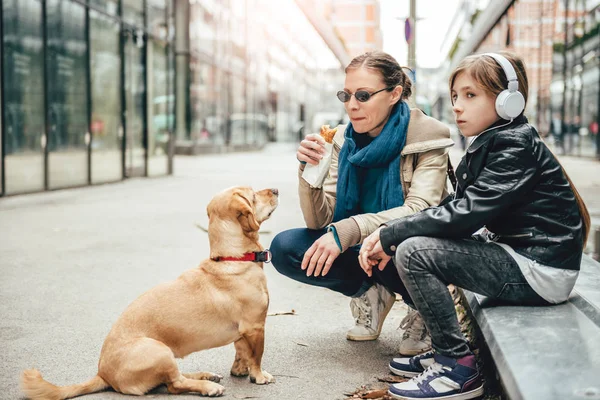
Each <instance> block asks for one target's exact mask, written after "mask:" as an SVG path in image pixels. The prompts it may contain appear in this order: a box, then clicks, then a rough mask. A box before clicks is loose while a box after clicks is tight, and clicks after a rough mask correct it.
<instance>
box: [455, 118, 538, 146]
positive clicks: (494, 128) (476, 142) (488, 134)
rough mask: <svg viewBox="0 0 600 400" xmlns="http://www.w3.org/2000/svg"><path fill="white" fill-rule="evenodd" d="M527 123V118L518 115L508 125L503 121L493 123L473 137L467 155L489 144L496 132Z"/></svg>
mask: <svg viewBox="0 0 600 400" xmlns="http://www.w3.org/2000/svg"><path fill="white" fill-rule="evenodd" d="M527 122H528V121H527V117H525V116H524V115H523V114H521V115H519V116H518V117H517V118H515V119H513V120H512V121H511V122H509V123H508V124H507V123H506V120H504V119H501V120H499V121H497V122H494V123H493V124H492V125H491V126H490V127H489V128H487V129H486V130H485V131H484V132H483V133H481V134H479V135H478V136H476V137H475V139H473V141H472V142H471V144H470V145H469V148H467V153H474V152H475V151H477V150H479V149H480V148H481V146H483V145H484V144H486V143H487V142H489V140H490V139H491V138H492V137H493V136H494V134H495V133H496V132H498V130H500V129H510V128H512V127H513V126H516V125H521V124H526V123H527Z"/></svg>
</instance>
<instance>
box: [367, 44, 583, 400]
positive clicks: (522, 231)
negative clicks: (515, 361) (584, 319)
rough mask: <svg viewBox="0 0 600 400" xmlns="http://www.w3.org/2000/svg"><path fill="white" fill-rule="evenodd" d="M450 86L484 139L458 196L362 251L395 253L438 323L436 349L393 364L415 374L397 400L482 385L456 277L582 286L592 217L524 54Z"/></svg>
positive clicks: (467, 282)
mask: <svg viewBox="0 0 600 400" xmlns="http://www.w3.org/2000/svg"><path fill="white" fill-rule="evenodd" d="M507 88H508V89H507ZM517 89H518V90H517ZM450 93H451V97H452V104H453V111H454V114H455V118H456V123H457V124H458V126H459V128H460V130H461V132H462V134H463V135H464V136H466V137H471V138H473V141H472V142H471V144H470V146H469V148H468V149H467V152H466V154H465V156H464V157H463V159H462V161H461V162H460V164H459V166H458V167H457V169H456V175H457V178H458V188H457V191H456V193H455V195H454V197H450V198H449V199H447V200H445V201H444V202H443V203H442V204H441V205H440V206H439V207H433V208H430V209H428V210H425V211H423V212H420V213H417V214H415V215H412V216H409V217H406V218H402V219H397V220H394V221H391V222H388V223H387V226H386V227H383V228H380V229H378V230H377V231H375V232H374V233H373V234H372V235H370V236H369V237H368V238H367V239H365V242H364V243H363V247H362V249H361V254H360V263H361V266H362V267H363V269H364V270H365V271H366V272H367V273H368V274H370V273H371V271H372V268H373V267H374V266H375V265H377V264H379V266H378V269H379V270H382V269H383V268H385V266H386V264H387V263H388V261H389V260H390V259H391V256H394V262H395V265H396V268H397V270H398V273H399V274H400V277H401V278H402V281H403V282H404V284H405V285H406V288H407V290H408V293H409V294H410V296H411V298H412V300H413V302H414V304H415V306H416V307H417V310H418V311H419V312H420V313H421V316H422V317H423V319H424V321H425V324H426V326H427V328H428V330H429V332H430V333H431V338H432V345H433V351H431V352H428V353H425V354H423V355H420V356H416V357H412V358H395V359H393V360H392V361H391V363H390V366H389V367H390V370H391V371H392V372H393V373H395V374H397V375H401V376H405V377H414V378H413V379H411V380H410V381H408V382H403V383H398V384H394V385H392V386H391V387H390V395H391V396H392V397H394V398H397V399H423V398H427V399H449V398H451V399H453V400H460V399H472V398H476V397H478V396H480V395H482V394H483V386H482V383H481V379H480V376H479V372H478V370H477V366H476V363H475V357H474V356H473V354H472V353H471V351H470V350H469V347H468V345H467V340H466V339H465V337H464V336H463V335H462V334H461V331H460V327H459V324H458V320H457V317H456V313H455V311H454V303H453V301H452V298H451V297H450V294H449V293H448V290H446V285H447V284H449V283H453V284H454V285H456V286H458V287H462V288H465V289H468V290H470V291H472V292H475V293H480V294H483V295H486V296H489V297H493V298H497V299H500V300H503V301H505V302H508V303H513V304H522V305H549V304H556V303H560V302H563V301H565V300H567V298H568V297H569V293H570V292H571V290H572V289H573V286H574V285H575V280H576V279H577V276H578V273H579V267H580V262H581V256H582V251H583V247H584V243H585V242H586V239H587V235H588V232H589V227H590V217H589V214H588V211H587V209H586V207H585V205H584V203H583V201H582V199H581V197H580V196H579V194H578V193H577V190H576V189H575V187H574V186H573V184H572V183H571V181H570V179H569V178H568V176H567V175H566V173H565V171H564V170H563V169H562V167H561V165H560V163H559V162H558V160H557V159H556V158H555V157H554V155H553V154H552V153H551V152H550V150H549V149H548V148H547V147H546V145H545V144H544V143H543V142H542V140H541V139H540V137H539V135H538V133H537V131H536V130H535V129H534V128H533V127H532V126H531V125H529V124H528V123H527V118H525V117H524V116H523V109H524V106H525V103H526V100H527V76H526V73H525V67H524V65H523V62H522V60H521V59H519V58H518V57H517V56H515V55H513V54H509V53H503V54H495V53H490V54H482V55H475V56H470V57H467V58H465V59H464V60H463V61H462V62H461V63H460V65H459V66H458V67H457V68H456V70H455V71H454V72H453V73H452V75H451V77H450ZM482 227H486V228H487V229H485V230H480V231H479V234H478V235H477V236H475V237H473V238H471V234H472V233H473V232H475V231H477V230H479V229H480V228H482ZM473 239H477V240H473Z"/></svg>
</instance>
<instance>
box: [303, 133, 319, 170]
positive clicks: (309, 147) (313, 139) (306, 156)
mask: <svg viewBox="0 0 600 400" xmlns="http://www.w3.org/2000/svg"><path fill="white" fill-rule="evenodd" d="M323 154H325V139H323V138H322V137H321V135H319V134H318V133H310V134H308V135H306V137H305V138H304V140H303V141H301V142H300V146H299V147H298V151H297V152H296V158H297V159H298V161H300V162H302V161H304V162H307V163H309V164H313V165H317V164H318V163H319V161H321V159H322V158H323Z"/></svg>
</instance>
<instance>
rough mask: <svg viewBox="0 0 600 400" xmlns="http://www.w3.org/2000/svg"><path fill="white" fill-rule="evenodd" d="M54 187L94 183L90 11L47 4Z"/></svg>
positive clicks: (58, 0)
mask: <svg viewBox="0 0 600 400" xmlns="http://www.w3.org/2000/svg"><path fill="white" fill-rule="evenodd" d="M46 21H47V22H46V37H47V41H48V42H47V43H48V44H47V53H46V65H47V72H46V73H47V77H48V81H47V87H48V89H47V90H48V105H47V107H48V110H47V113H48V114H47V115H48V151H49V153H48V169H49V171H48V177H49V182H48V185H49V186H50V187H51V188H59V187H67V186H76V185H83V184H86V183H87V181H88V152H87V142H88V141H89V134H88V133H87V132H88V90H87V88H88V82H87V66H88V63H87V41H86V24H85V7H84V6H82V5H80V4H79V3H75V2H73V1H70V0H47V1H46Z"/></svg>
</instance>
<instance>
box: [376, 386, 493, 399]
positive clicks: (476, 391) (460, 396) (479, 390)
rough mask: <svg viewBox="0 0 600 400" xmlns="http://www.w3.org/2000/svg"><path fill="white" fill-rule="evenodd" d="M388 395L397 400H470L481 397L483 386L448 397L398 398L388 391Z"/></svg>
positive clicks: (398, 396)
mask: <svg viewBox="0 0 600 400" xmlns="http://www.w3.org/2000/svg"><path fill="white" fill-rule="evenodd" d="M388 394H389V395H390V396H391V397H392V398H394V399H398V400H471V399H476V398H478V397H481V396H483V385H481V386H479V387H478V388H477V389H473V390H471V391H469V392H465V393H457V394H452V395H450V396H438V397H406V396H400V395H399V394H395V393H392V392H391V391H390V390H388Z"/></svg>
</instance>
